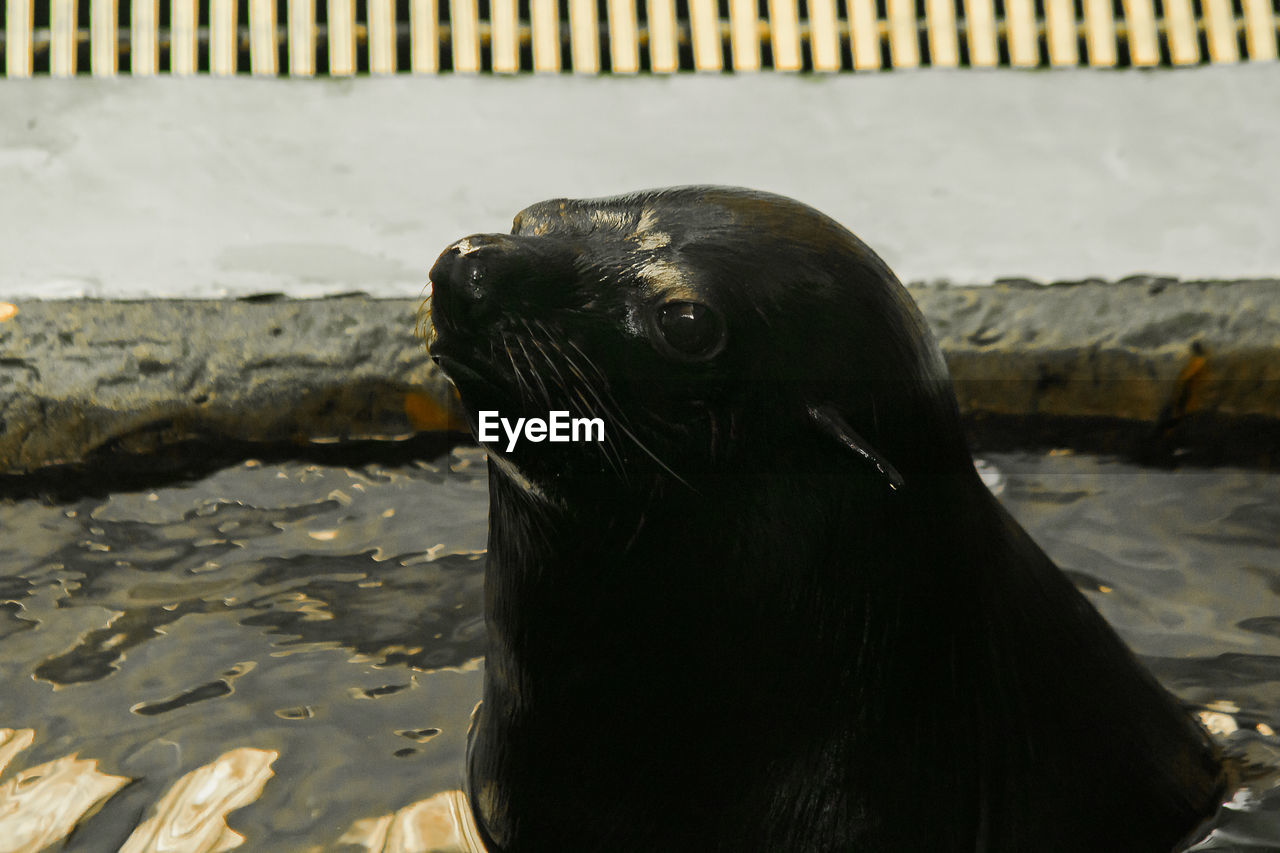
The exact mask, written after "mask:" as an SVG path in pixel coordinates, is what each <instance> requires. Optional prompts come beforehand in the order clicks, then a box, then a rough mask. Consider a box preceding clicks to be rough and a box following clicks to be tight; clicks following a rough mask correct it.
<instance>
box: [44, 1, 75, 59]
mask: <svg viewBox="0 0 1280 853" xmlns="http://www.w3.org/2000/svg"><path fill="white" fill-rule="evenodd" d="M76 15H77V9H76V0H50V9H49V28H50V30H52V32H51V33H50V38H51V44H50V45H49V73H50V74H52V75H53V76H54V77H70V76H72V75H73V74H75V73H76Z"/></svg>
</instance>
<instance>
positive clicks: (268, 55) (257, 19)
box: [249, 0, 280, 77]
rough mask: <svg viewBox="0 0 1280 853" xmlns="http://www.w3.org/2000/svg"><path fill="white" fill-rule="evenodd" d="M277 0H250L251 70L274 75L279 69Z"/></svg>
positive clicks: (255, 72) (256, 72)
mask: <svg viewBox="0 0 1280 853" xmlns="http://www.w3.org/2000/svg"><path fill="white" fill-rule="evenodd" d="M279 56H280V43H279V42H278V41H277V40H276V0H249V70H250V71H252V72H253V73H254V74H261V75H269V76H272V77H274V76H275V75H276V74H277V72H278V71H279V65H280V60H279Z"/></svg>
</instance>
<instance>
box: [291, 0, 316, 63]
mask: <svg viewBox="0 0 1280 853" xmlns="http://www.w3.org/2000/svg"><path fill="white" fill-rule="evenodd" d="M287 2H288V4H289V6H288V16H289V73H290V74H291V75H292V76H294V77H310V76H312V75H313V74H315V73H316V2H315V0H287Z"/></svg>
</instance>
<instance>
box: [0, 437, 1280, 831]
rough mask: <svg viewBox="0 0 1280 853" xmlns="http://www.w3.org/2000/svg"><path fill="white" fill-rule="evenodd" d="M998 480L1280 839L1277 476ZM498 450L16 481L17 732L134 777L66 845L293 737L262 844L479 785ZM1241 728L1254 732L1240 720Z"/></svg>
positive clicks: (1101, 468) (30, 755) (2, 573)
mask: <svg viewBox="0 0 1280 853" xmlns="http://www.w3.org/2000/svg"><path fill="white" fill-rule="evenodd" d="M990 461H991V463H992V464H993V465H994V466H995V469H996V471H997V472H998V477H997V478H995V483H996V485H995V488H996V490H997V491H999V492H1000V493H1001V497H1002V499H1003V500H1004V501H1005V502H1006V503H1007V504H1008V505H1009V507H1010V508H1011V509H1012V510H1013V512H1014V514H1015V515H1016V516H1017V517H1018V518H1019V519H1020V520H1021V521H1022V522H1023V524H1024V525H1025V526H1026V527H1027V528H1028V530H1029V531H1030V532H1031V533H1032V535H1033V536H1035V537H1036V539H1037V540H1038V541H1039V542H1040V543H1041V545H1042V546H1044V548H1045V549H1046V550H1047V551H1048V552H1049V554H1050V555H1051V556H1052V557H1053V558H1054V559H1055V560H1057V561H1058V563H1059V565H1061V566H1062V567H1063V568H1064V569H1066V570H1068V571H1069V572H1070V573H1071V574H1072V577H1073V578H1074V579H1075V580H1076V581H1077V583H1078V584H1079V585H1080V586H1081V587H1082V588H1084V589H1085V590H1086V591H1088V594H1089V596H1090V598H1091V600H1092V601H1093V602H1094V603H1095V604H1096V605H1097V606H1098V607H1099V608H1100V609H1101V610H1102V612H1103V613H1104V614H1105V615H1106V616H1107V618H1108V619H1110V620H1111V622H1112V623H1113V624H1114V625H1116V627H1117V628H1118V629H1119V630H1120V632H1121V633H1122V634H1123V635H1124V636H1125V638H1126V639H1127V640H1128V641H1129V642H1130V643H1131V644H1132V645H1133V646H1134V648H1135V649H1136V650H1137V651H1138V653H1139V654H1140V655H1142V656H1143V658H1144V659H1145V660H1146V661H1147V663H1148V664H1149V665H1150V666H1151V667H1152V669H1153V670H1154V671H1155V672H1156V674H1157V675H1158V676H1159V677H1160V678H1161V679H1162V680H1163V681H1164V682H1165V683H1166V684H1167V685H1168V686H1169V687H1170V688H1172V689H1173V690H1174V691H1175V692H1177V693H1178V694H1179V695H1180V696H1181V697H1183V698H1184V699H1185V700H1187V701H1188V702H1190V703H1193V704H1195V705H1196V706H1197V707H1199V708H1201V709H1204V710H1205V711H1208V712H1212V716H1210V717H1208V718H1207V719H1209V720H1210V721H1211V723H1212V724H1213V725H1214V726H1215V727H1216V728H1218V729H1219V731H1220V732H1221V735H1220V737H1221V738H1222V739H1223V740H1224V741H1225V742H1227V744H1228V745H1229V747H1230V748H1231V749H1232V750H1233V751H1234V752H1236V753H1239V754H1241V755H1243V756H1245V757H1246V758H1247V759H1248V760H1249V761H1251V762H1252V763H1253V765H1255V769H1254V770H1253V771H1251V772H1253V773H1254V775H1256V776H1257V779H1256V780H1255V781H1254V782H1253V783H1252V791H1251V793H1249V794H1247V795H1244V796H1242V797H1241V798H1240V799H1239V801H1238V803H1237V806H1239V808H1235V809H1230V810H1228V811H1227V812H1225V813H1224V820H1223V825H1222V826H1221V827H1220V829H1219V830H1218V835H1217V836H1216V838H1215V839H1214V840H1213V841H1211V842H1210V847H1208V848H1206V849H1251V850H1257V849H1273V850H1280V802H1275V801H1274V800H1273V796H1272V795H1271V794H1269V793H1268V790H1269V789H1271V788H1272V787H1273V786H1272V781H1273V778H1274V776H1275V769H1276V768H1277V767H1280V740H1278V739H1277V738H1276V737H1275V736H1274V734H1272V732H1273V731H1280V475H1275V474H1266V473H1262V472H1257V471H1247V470H1234V469H1219V470H1213V471H1204V470H1183V471H1176V472H1169V471H1156V470H1148V469H1141V468H1135V467H1132V466H1128V465H1123V464H1119V463H1114V462H1108V461H1105V460H1099V459H1095V458H1090V457H1081V456H1072V455H1060V456H1022V455H1002V456H993V457H991V458H990ZM484 474H485V469H484V458H483V455H482V454H480V453H479V452H478V451H477V450H475V449H469V448H464V449H459V450H457V451H455V452H454V453H453V454H451V455H450V456H448V457H443V458H440V459H437V460H434V461H432V462H430V463H415V464H407V465H404V466H401V467H395V468H389V467H381V466H379V465H368V466H364V467H361V468H351V469H348V468H342V467H323V466H317V465H309V464H306V463H285V464H270V465H267V464H259V463H254V462H249V463H245V464H243V465H239V466H236V467H233V468H228V469H226V470H223V471H220V472H218V473H215V474H213V475H212V476H209V477H207V478H205V479H203V480H200V481H198V482H193V483H189V484H186V485H178V486H170V487H165V488H159V489H156V490H154V491H144V492H121V493H116V494H112V495H111V496H110V497H108V498H105V499H102V498H92V499H84V500H81V501H78V502H75V503H69V504H62V505H45V504H42V503H40V502H37V501H19V502H14V501H8V502H0V679H2V681H0V683H2V684H3V692H2V693H0V727H9V728H19V727H29V728H32V729H35V731H36V737H35V743H34V745H33V746H32V747H31V748H30V749H28V750H27V751H26V752H24V753H22V755H21V756H20V758H19V759H18V760H17V761H15V765H21V766H33V765H36V764H39V763H41V762H44V761H49V760H51V759H54V758H58V757H61V756H64V755H67V754H69V753H72V752H75V753H79V754H80V755H81V756H82V757H85V758H93V759H97V760H98V762H99V767H100V768H101V769H102V770H103V771H105V772H108V773H113V774H119V775H124V776H129V777H132V778H134V779H137V780H138V781H137V782H136V783H134V784H133V785H131V786H129V787H127V788H125V789H124V790H122V791H121V792H120V793H118V794H116V795H115V796H114V797H112V798H111V799H110V800H109V801H108V802H107V803H106V805H105V806H104V807H103V808H102V810H101V811H100V812H99V813H98V814H97V815H95V816H94V817H92V818H91V819H90V820H89V822H88V823H87V824H86V825H85V826H84V827H83V828H82V829H81V830H80V831H78V832H77V833H75V835H74V836H73V837H72V839H71V842H70V844H69V845H68V849H72V850H85V851H108V850H114V849H116V848H117V847H118V846H119V844H120V843H121V842H122V841H123V839H124V838H126V837H127V836H128V834H129V832H130V831H131V829H132V828H133V826H134V825H135V824H136V823H137V821H138V820H139V818H140V816H141V815H143V814H145V812H146V810H147V808H148V806H149V805H150V804H151V803H153V802H155V800H156V799H158V798H159V797H160V796H161V794H163V792H164V791H165V790H166V789H167V788H168V787H169V786H170V785H171V784H172V783H173V782H174V781H175V780H176V779H177V778H178V777H180V776H181V775H183V774H184V773H186V772H188V771H189V770H192V769H194V768H196V767H199V766H201V765H203V764H206V763H208V762H210V761H212V760H213V759H215V758H216V757H218V756H219V755H221V754H223V753H225V752H227V751H228V750H231V749H235V748H236V747H241V746H252V747H257V748H261V749H269V750H275V751H277V752H279V754H280V755H279V758H278V759H277V760H276V762H275V764H274V765H273V769H274V771H275V777H274V778H273V779H272V780H271V781H270V782H269V783H268V784H267V785H266V787H265V789H264V792H263V794H262V797H261V798H260V799H258V800H257V801H256V802H254V803H252V804H251V805H248V806H246V807H244V808H241V809H239V810H238V811H235V812H233V813H232V814H231V816H230V824H231V826H232V827H233V828H234V829H235V830H236V831H237V832H240V833H241V834H243V835H245V836H246V837H247V839H248V840H249V843H248V845H247V846H246V847H245V848H244V849H249V850H271V851H281V853H287V852H288V851H302V850H310V849H331V848H333V847H334V846H335V844H336V841H337V839H338V838H340V837H341V836H342V835H343V833H344V831H345V830H347V828H349V827H350V826H351V825H352V824H353V823H354V822H355V821H357V820H359V819H361V818H367V817H371V816H375V815H381V814H386V813H389V812H392V811H395V810H396V809H398V808H400V807H402V806H405V805H407V804H409V803H411V802H414V801H418V800H422V799H423V798H425V797H428V796H430V795H431V794H433V793H435V792H438V791H443V790H447V789H450V788H457V787H460V786H461V783H462V780H463V761H462V756H463V750H464V745H465V739H466V727H467V721H468V718H469V715H470V713H471V710H472V708H473V707H474V705H475V703H476V701H477V700H478V698H479V694H480V679H481V661H480V659H479V658H480V655H481V654H482V653H483V620H482V617H481V578H482V573H483V563H484V556H483V549H484V544H485V531H486V511H487V499H486V485H485V477H484ZM1233 728H1234V729H1235V730H1234V731H1231V730H1232V729H1233Z"/></svg>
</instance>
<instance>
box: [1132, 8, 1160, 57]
mask: <svg viewBox="0 0 1280 853" xmlns="http://www.w3.org/2000/svg"><path fill="white" fill-rule="evenodd" d="M1124 20H1125V24H1126V25H1127V26H1128V28H1129V62H1131V63H1132V64H1134V65H1156V64H1158V63H1159V62H1160V43H1159V42H1158V41H1157V39H1156V11H1155V7H1154V6H1153V5H1152V0H1124Z"/></svg>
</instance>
